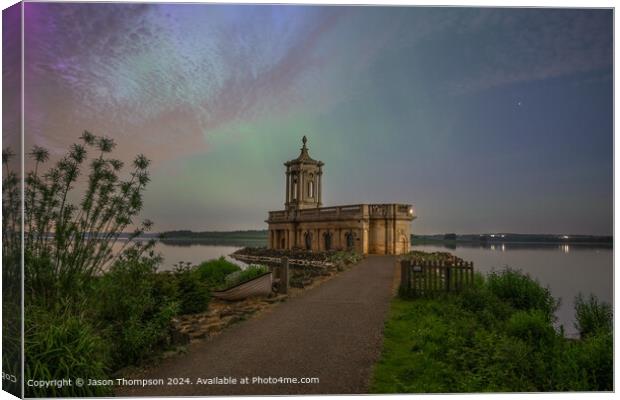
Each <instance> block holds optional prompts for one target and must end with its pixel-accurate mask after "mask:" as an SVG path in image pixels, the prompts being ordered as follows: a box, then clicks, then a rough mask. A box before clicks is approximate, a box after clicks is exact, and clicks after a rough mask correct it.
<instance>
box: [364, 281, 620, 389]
mask: <svg viewBox="0 0 620 400" xmlns="http://www.w3.org/2000/svg"><path fill="white" fill-rule="evenodd" d="M557 304H558V303H557V301H556V300H555V299H553V298H552V296H551V295H550V293H549V291H548V290H547V289H545V288H543V287H541V286H540V285H539V284H538V283H537V282H536V281H534V280H532V279H531V278H530V277H529V276H527V275H523V274H521V273H520V272H517V271H513V270H506V271H503V272H498V273H494V274H491V275H490V276H488V277H486V278H485V277H482V276H481V275H477V276H476V279H475V285H474V286H473V287H472V288H470V289H468V290H466V291H464V292H462V293H459V294H449V295H448V294H445V295H443V296H440V297H435V298H419V299H415V300H412V299H405V298H397V299H394V300H393V302H392V305H391V312H390V317H389V320H388V322H387V323H386V328H385V341H384V348H383V352H382V356H381V359H380V361H379V362H378V364H377V365H376V368H375V371H374V377H373V383H372V388H371V390H372V392H374V393H440V392H443V393H449V392H457V393H463V392H518V391H566V390H571V391H582V390H598V391H603V390H612V389H613V348H612V347H613V346H612V345H613V342H612V336H613V335H612V331H611V308H610V307H609V305H606V304H601V303H599V302H598V300H597V299H596V297H594V296H591V297H590V298H589V299H588V300H583V299H582V298H578V299H577V301H576V309H577V321H578V322H577V324H578V328H579V330H580V332H581V333H582V336H581V339H580V340H570V339H567V338H565V337H564V336H563V332H562V330H560V331H559V332H558V331H556V329H554V327H553V324H552V322H553V311H554V310H555V308H556V306H557Z"/></svg>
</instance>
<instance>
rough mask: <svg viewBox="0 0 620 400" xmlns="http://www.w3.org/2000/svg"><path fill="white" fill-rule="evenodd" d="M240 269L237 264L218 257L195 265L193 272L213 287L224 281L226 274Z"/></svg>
mask: <svg viewBox="0 0 620 400" xmlns="http://www.w3.org/2000/svg"><path fill="white" fill-rule="evenodd" d="M240 270H241V268H239V266H238V265H236V264H233V263H231V262H229V261H227V260H226V259H225V258H224V257H220V258H218V259H217V260H209V261H206V262H203V263H202V264H200V265H199V266H198V267H196V269H195V274H196V276H198V277H199V278H200V279H201V280H202V281H203V282H205V283H206V284H207V285H208V286H209V287H211V288H215V287H219V286H221V285H222V284H223V283H224V281H225V278H226V275H228V274H231V273H233V272H235V271H240Z"/></svg>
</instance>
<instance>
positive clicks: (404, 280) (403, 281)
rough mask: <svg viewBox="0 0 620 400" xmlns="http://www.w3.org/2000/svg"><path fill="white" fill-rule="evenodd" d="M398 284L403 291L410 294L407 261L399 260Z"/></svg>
mask: <svg viewBox="0 0 620 400" xmlns="http://www.w3.org/2000/svg"><path fill="white" fill-rule="evenodd" d="M400 286H401V287H402V289H403V290H404V291H405V293H407V294H410V291H411V276H410V274H409V261H407V260H400Z"/></svg>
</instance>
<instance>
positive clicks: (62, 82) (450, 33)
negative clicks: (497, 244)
mask: <svg viewBox="0 0 620 400" xmlns="http://www.w3.org/2000/svg"><path fill="white" fill-rule="evenodd" d="M24 15H25V20H24V34H25V54H24V59H25V67H24V81H25V91H24V107H25V109H24V110H25V117H24V119H25V121H24V133H25V146H26V148H30V147H31V146H32V145H34V144H37V145H40V146H44V147H47V148H48V149H50V151H51V152H52V154H53V155H54V156H56V157H59V156H60V155H62V154H63V153H64V151H65V150H66V149H67V148H68V146H69V145H70V144H71V143H73V142H76V141H77V138H78V137H79V136H80V135H81V133H82V131H83V130H84V129H88V130H89V131H91V132H93V133H95V134H98V135H106V136H109V137H112V138H114V139H115V140H116V142H117V143H118V147H117V150H116V156H117V157H119V158H121V159H123V160H129V159H131V158H132V157H133V156H134V155H135V154H137V153H144V154H145V155H146V156H147V157H148V158H150V159H151V160H152V161H153V163H152V166H151V177H152V181H151V183H150V184H149V187H148V188H147V191H146V194H145V199H144V200H145V208H144V210H143V213H142V215H141V216H142V217H144V218H149V219H151V220H153V221H154V222H155V230H160V231H163V230H169V229H192V230H195V231H197V230H236V229H265V228H266V223H265V222H264V220H265V219H266V217H267V211H269V210H279V209H282V208H283V203H284V184H285V180H284V166H283V162H285V161H286V160H290V159H293V158H295V157H297V155H298V154H299V148H300V147H301V137H302V136H303V135H306V136H307V137H308V147H309V149H310V155H311V156H312V157H313V158H315V159H319V160H322V161H323V162H324V163H325V166H324V175H323V190H322V192H323V203H324V205H325V206H332V205H343V204H359V203H381V202H386V203H408V204H414V206H415V209H416V213H417V219H416V220H415V221H414V222H413V224H412V231H413V233H418V234H430V233H444V232H456V233H482V232H518V233H572V234H603V235H611V234H612V229H613V228H612V227H613V180H612V179H613V114H612V113H613V107H612V105H613V87H612V78H613V75H612V68H613V55H612V43H613V41H612V30H613V29H612V24H613V14H612V11H611V10H604V9H598V10H586V9H541V8H538V9H508V8H502V9H493V8H484V9H481V8H420V7H336V6H281V5H280V6H278V5H276V6H262V5H199V4H169V5H166V4H134V5H132V4H118V3H117V4H105V3H97V4H92V3H91V4H69V3H64V4H63V3H26V4H25V13H24ZM5 25H6V24H5ZM6 29H10V27H8V28H6ZM7 76H12V75H11V71H10V70H8V71H6V72H4V73H3V80H5V82H6V80H7ZM9 86H10V85H9ZM5 87H6V84H5ZM5 90H6V91H10V90H11V89H10V88H9V89H5ZM4 111H5V115H6V109H5V110H4ZM5 121H6V122H3V125H4V126H3V137H4V141H5V142H7V143H10V140H8V139H7V137H8V136H10V134H11V132H15V129H16V127H17V126H18V124H16V123H15V122H11V121H10V118H9V120H8V121H7V118H6V117H5Z"/></svg>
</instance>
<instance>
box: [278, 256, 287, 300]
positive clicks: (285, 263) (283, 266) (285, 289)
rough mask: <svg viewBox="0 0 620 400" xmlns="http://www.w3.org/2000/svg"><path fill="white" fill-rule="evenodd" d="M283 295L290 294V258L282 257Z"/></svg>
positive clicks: (281, 283) (281, 281) (281, 286)
mask: <svg viewBox="0 0 620 400" xmlns="http://www.w3.org/2000/svg"><path fill="white" fill-rule="evenodd" d="M279 292H280V293H281V294H287V293H288V257H282V259H281V263H280V290H279Z"/></svg>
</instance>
